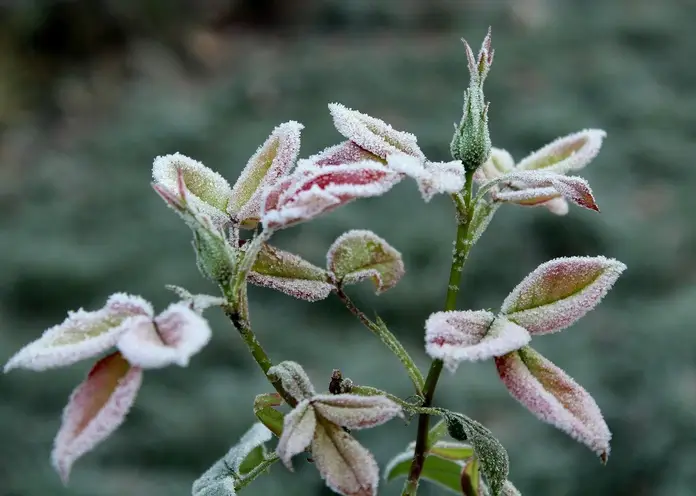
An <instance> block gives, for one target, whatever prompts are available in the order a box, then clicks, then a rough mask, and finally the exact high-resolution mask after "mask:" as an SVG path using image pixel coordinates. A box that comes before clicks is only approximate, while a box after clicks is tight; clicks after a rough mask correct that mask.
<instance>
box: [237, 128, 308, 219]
mask: <svg viewBox="0 0 696 496" xmlns="http://www.w3.org/2000/svg"><path fill="white" fill-rule="evenodd" d="M303 127H304V126H303V125H302V124H300V123H299V122H295V121H289V122H286V123H284V124H281V125H279V126H278V127H276V128H275V129H274V130H273V132H272V133H271V135H270V136H269V137H268V139H267V140H266V142H265V143H264V144H263V145H261V146H260V147H259V149H258V150H256V153H254V155H253V156H252V157H251V159H249V162H248V163H247V165H246V167H245V168H244V170H243V171H242V173H241V175H240V176H239V179H238V180H237V182H236V183H235V185H234V186H233V188H232V194H231V202H230V204H229V206H228V207H227V212H228V213H229V214H230V215H231V216H232V217H234V218H235V220H236V222H237V223H239V224H241V225H242V226H245V227H254V226H255V225H256V223H257V222H258V220H259V217H260V214H261V200H262V196H263V192H264V190H265V189H266V188H268V187H270V186H273V185H274V184H275V183H277V182H278V181H279V180H280V179H281V178H282V177H284V176H286V175H287V174H288V173H289V172H290V170H291V169H292V167H293V165H295V161H296V159H297V155H298V154H299V151H300V132H301V131H302V128H303Z"/></svg>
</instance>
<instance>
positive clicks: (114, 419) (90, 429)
mask: <svg viewBox="0 0 696 496" xmlns="http://www.w3.org/2000/svg"><path fill="white" fill-rule="evenodd" d="M141 382H142V370H141V369H139V368H137V367H133V366H131V364H129V363H128V362H127V361H126V360H125V359H124V358H123V357H122V356H121V354H120V353H118V352H116V353H113V354H111V355H108V356H107V357H105V358H102V359H101V360H99V361H98V362H97V363H96V364H95V365H94V367H92V370H90V372H89V374H88V375H87V378H86V379H85V381H84V382H83V383H82V384H80V385H79V386H78V387H77V388H76V389H75V391H73V393H72V395H71V396H70V400H69V401H68V404H67V406H66V407H65V410H64V411H63V421H62V423H61V426H60V430H59V431H58V434H57V435H56V439H55V444H54V448H53V453H52V454H51V459H52V461H53V466H54V467H55V469H56V471H57V472H58V474H59V475H60V478H61V479H62V480H63V483H67V481H68V478H69V476H70V469H71V468H72V465H73V463H75V461H76V460H77V459H78V458H80V457H81V456H82V455H84V454H85V453H87V452H88V451H91V450H92V449H93V448H94V447H95V446H96V445H97V444H99V443H100V442H102V441H103V440H104V439H106V438H107V437H109V436H110V435H111V434H112V433H113V432H114V431H115V430H116V429H117V428H118V427H119V426H120V425H121V423H123V421H124V419H125V417H126V415H127V414H128V411H129V410H130V408H131V406H132V405H133V402H134V401H135V397H136V395H137V393H138V390H139V389H140V384H141Z"/></svg>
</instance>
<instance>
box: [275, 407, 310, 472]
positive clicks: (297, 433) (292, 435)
mask: <svg viewBox="0 0 696 496" xmlns="http://www.w3.org/2000/svg"><path fill="white" fill-rule="evenodd" d="M316 428H317V416H316V414H315V412H314V408H313V407H312V405H311V403H310V401H309V400H302V401H300V402H299V403H298V404H297V406H296V407H295V408H293V409H292V411H291V412H290V413H288V414H287V415H286V416H285V422H284V424H283V435H282V436H281V437H280V441H278V447H277V448H276V452H277V453H278V456H279V457H280V459H281V460H282V462H283V463H284V464H285V466H286V467H287V468H288V470H292V462H291V459H292V457H293V456H295V455H296V454H298V453H301V452H302V451H304V450H305V448H306V447H307V446H309V443H311V442H312V438H313V437H314V431H315V430H316Z"/></svg>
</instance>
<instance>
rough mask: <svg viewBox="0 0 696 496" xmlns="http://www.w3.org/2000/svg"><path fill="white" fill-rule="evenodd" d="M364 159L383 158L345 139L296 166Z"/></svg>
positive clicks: (312, 165) (341, 163)
mask: <svg viewBox="0 0 696 496" xmlns="http://www.w3.org/2000/svg"><path fill="white" fill-rule="evenodd" d="M364 160H374V161H375V162H383V161H384V160H383V159H382V158H380V157H378V156H377V155H375V154H374V153H371V152H369V151H367V150H365V149H364V148H361V147H359V146H358V145H356V144H355V143H354V142H352V141H350V140H347V141H344V142H342V143H339V144H338V145H334V146H330V147H328V148H326V149H324V150H323V151H321V152H319V153H317V154H315V155H312V156H310V157H309V158H307V159H305V160H302V161H301V162H302V166H300V163H298V164H297V166H298V168H309V167H320V166H324V165H343V164H354V163H356V162H362V161H364Z"/></svg>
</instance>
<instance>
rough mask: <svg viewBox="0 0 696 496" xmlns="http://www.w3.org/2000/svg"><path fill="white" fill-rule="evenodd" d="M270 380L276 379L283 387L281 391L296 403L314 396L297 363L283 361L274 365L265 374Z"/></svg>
mask: <svg viewBox="0 0 696 496" xmlns="http://www.w3.org/2000/svg"><path fill="white" fill-rule="evenodd" d="M266 375H267V376H268V377H270V378H271V379H277V380H279V381H280V382H281V384H282V385H283V389H285V391H287V392H288V394H290V396H292V397H293V398H295V399H296V400H297V401H302V400H305V399H309V398H311V397H312V396H314V394H315V391H314V386H312V382H311V381H310V380H309V377H307V374H306V373H305V371H304V369H303V368H302V366H301V365H300V364H299V363H297V362H291V361H284V362H280V363H279V364H278V365H274V366H273V367H271V368H270V369H268V372H267V374H266Z"/></svg>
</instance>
